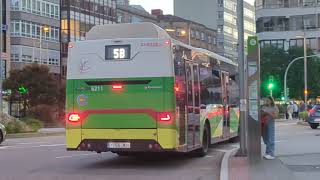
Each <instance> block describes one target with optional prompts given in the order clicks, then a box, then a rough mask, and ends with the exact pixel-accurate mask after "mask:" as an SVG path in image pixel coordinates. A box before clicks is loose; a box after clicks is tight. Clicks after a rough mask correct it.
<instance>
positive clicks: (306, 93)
mask: <svg viewBox="0 0 320 180" xmlns="http://www.w3.org/2000/svg"><path fill="white" fill-rule="evenodd" d="M296 38H303V57H304V90H303V93H304V102H305V103H307V101H308V67H307V38H306V33H305V31H303V36H296Z"/></svg>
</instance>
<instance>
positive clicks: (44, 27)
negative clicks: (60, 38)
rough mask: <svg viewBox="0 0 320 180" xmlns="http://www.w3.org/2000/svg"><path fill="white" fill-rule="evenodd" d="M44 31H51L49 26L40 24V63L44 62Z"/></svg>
mask: <svg viewBox="0 0 320 180" xmlns="http://www.w3.org/2000/svg"><path fill="white" fill-rule="evenodd" d="M42 31H43V32H45V33H47V32H49V27H47V26H40V46H39V49H40V64H42Z"/></svg>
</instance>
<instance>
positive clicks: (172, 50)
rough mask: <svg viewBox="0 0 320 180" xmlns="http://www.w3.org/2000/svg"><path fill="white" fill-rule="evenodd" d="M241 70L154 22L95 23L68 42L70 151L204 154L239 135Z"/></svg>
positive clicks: (230, 62) (68, 131)
mask: <svg viewBox="0 0 320 180" xmlns="http://www.w3.org/2000/svg"><path fill="white" fill-rule="evenodd" d="M237 71H238V67H237V64H236V63H234V62H233V61H231V60H229V59H227V58H225V57H222V56H219V55H218V54H215V53H213V52H210V51H207V50H203V49H199V48H194V47H191V46H188V45H186V44H184V43H181V42H179V41H176V40H174V39H172V38H171V37H170V36H169V35H168V33H167V32H166V31H165V30H163V29H161V28H160V27H158V26H156V25H154V24H152V23H137V24H112V25H101V26H95V27H93V28H92V29H91V31H89V32H88V34H87V39H86V40H85V41H80V42H74V43H70V44H69V58H68V69H67V90H66V95H67V96H66V113H67V118H66V146H67V150H70V151H96V152H98V153H101V152H107V151H111V152H114V153H117V154H119V155H128V154H138V153H145V152H191V151H193V152H195V153H197V154H198V155H199V156H203V155H205V154H206V153H207V151H208V147H209V145H210V144H213V143H217V142H221V141H226V140H233V139H235V138H237V137H238V129H239V86H238V84H237V82H238V81H237V79H238V72H237Z"/></svg>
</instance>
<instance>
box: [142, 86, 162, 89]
mask: <svg viewBox="0 0 320 180" xmlns="http://www.w3.org/2000/svg"><path fill="white" fill-rule="evenodd" d="M144 89H146V90H147V89H162V86H145V87H144Z"/></svg>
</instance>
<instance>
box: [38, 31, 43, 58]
mask: <svg viewBox="0 0 320 180" xmlns="http://www.w3.org/2000/svg"><path fill="white" fill-rule="evenodd" d="M42 30H43V26H40V45H39V49H40V52H39V56H40V57H39V64H42Z"/></svg>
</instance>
